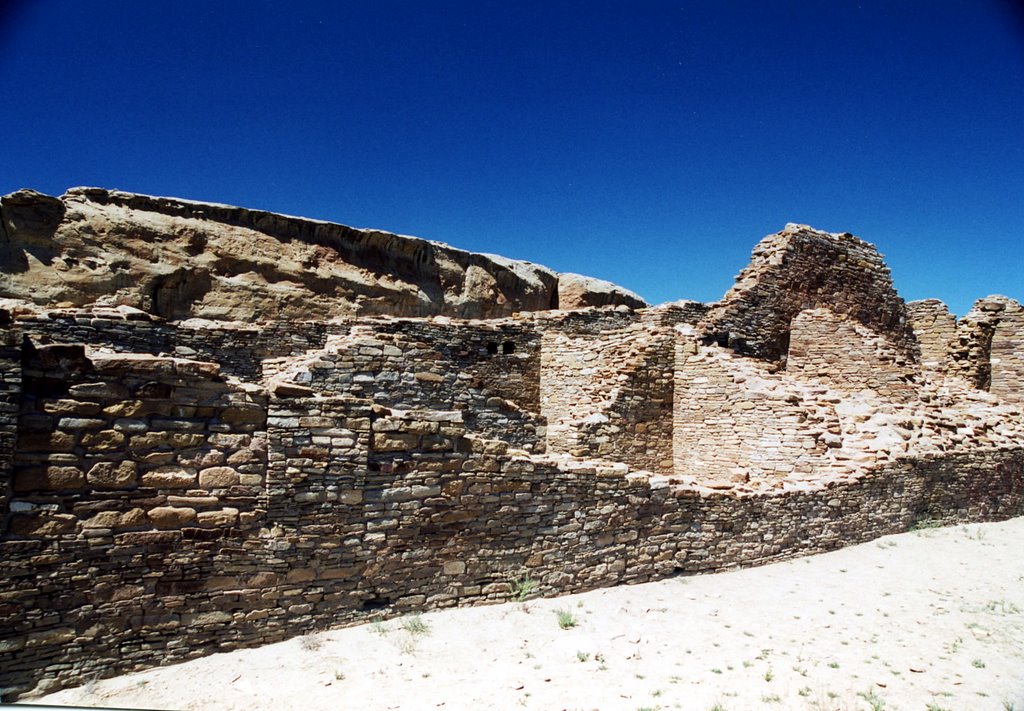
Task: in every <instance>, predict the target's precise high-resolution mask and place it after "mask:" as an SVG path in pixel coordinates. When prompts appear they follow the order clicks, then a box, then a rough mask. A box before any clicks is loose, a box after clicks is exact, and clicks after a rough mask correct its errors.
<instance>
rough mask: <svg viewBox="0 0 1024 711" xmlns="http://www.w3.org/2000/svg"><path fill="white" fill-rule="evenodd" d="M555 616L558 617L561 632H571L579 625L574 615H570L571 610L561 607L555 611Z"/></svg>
mask: <svg viewBox="0 0 1024 711" xmlns="http://www.w3.org/2000/svg"><path fill="white" fill-rule="evenodd" d="M555 615H556V616H557V617H558V626H559V627H561V628H562V629H563V630H571V629H572V628H573V627H575V626H576V625H577V624H579V620H577V619H576V615H574V614H572V610H569V609H566V608H564V607H563V608H561V609H558V610H555Z"/></svg>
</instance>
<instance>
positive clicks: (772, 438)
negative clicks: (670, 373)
mask: <svg viewBox="0 0 1024 711" xmlns="http://www.w3.org/2000/svg"><path fill="white" fill-rule="evenodd" d="M824 394H825V390H824V388H819V389H817V390H814V389H813V388H812V389H810V391H809V392H806V393H805V392H801V391H799V390H795V389H794V388H792V387H787V383H785V382H783V380H782V378H781V376H779V375H776V374H773V373H772V372H770V370H769V369H768V368H767V367H765V366H764V365H761V364H756V363H755V362H751V361H748V360H746V359H738V358H735V357H732V356H730V354H729V353H728V352H727V351H725V350H724V349H722V348H720V347H718V346H701V347H697V346H696V344H689V343H685V342H682V343H680V344H679V347H678V349H677V361H676V366H675V405H674V407H673V413H674V419H675V421H674V429H673V432H674V438H673V450H674V451H673V460H674V470H675V473H676V475H677V476H683V477H687V478H688V479H689V480H690V481H693V482H695V483H700V484H702V485H704V486H709V487H712V488H732V487H734V486H735V485H737V484H744V483H748V482H755V483H756V482H758V481H760V482H764V483H768V484H769V485H770V484H771V483H772V482H773V480H778V479H781V478H792V477H794V476H795V477H800V476H810V475H816V476H818V477H822V476H823V474H824V471H823V470H825V469H827V468H828V466H829V464H828V460H827V459H825V458H824V455H825V453H826V452H827V451H828V449H829V447H830V446H836V445H838V443H839V434H840V425H839V420H838V417H837V415H836V413H835V409H834V406H833V403H832V402H829V399H828V398H822V397H820V396H823V395H824ZM815 396H819V397H817V398H816V397H815ZM819 398H820V399H819Z"/></svg>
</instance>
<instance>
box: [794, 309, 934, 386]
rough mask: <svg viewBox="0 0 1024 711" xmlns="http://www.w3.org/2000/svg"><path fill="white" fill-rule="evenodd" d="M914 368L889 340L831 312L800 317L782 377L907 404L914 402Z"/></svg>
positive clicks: (803, 313)
mask: <svg viewBox="0 0 1024 711" xmlns="http://www.w3.org/2000/svg"><path fill="white" fill-rule="evenodd" d="M914 365H915V364H914V363H913V362H911V361H910V360H909V358H908V357H907V355H906V353H905V352H904V351H902V350H900V349H899V348H898V347H897V346H896V345H895V344H893V343H892V342H891V341H890V340H889V339H888V338H886V337H885V336H882V335H880V334H878V333H876V332H874V331H871V330H870V329H868V328H867V327H865V326H862V325H860V324H858V323H856V322H855V321H850V320H849V319H845V318H843V317H841V316H839V315H838V314H836V313H834V312H833V311H832V310H831V309H826V308H818V309H807V310H805V311H801V312H800V313H799V314H797V316H796V317H795V318H794V319H793V322H792V324H791V330H790V342H789V352H788V354H787V358H786V372H788V373H791V374H793V375H796V376H799V377H802V378H805V379H808V378H813V379H815V380H818V381H821V382H825V383H828V384H829V385H830V386H831V387H834V388H838V389H839V390H845V391H851V392H856V391H858V390H863V389H864V388H870V389H872V390H874V391H875V392H877V393H878V394H879V395H881V396H882V397H884V398H886V399H887V400H890V401H895V402H906V401H908V400H911V399H915V398H916V397H917V391H916V388H915V387H914V380H915V367H914Z"/></svg>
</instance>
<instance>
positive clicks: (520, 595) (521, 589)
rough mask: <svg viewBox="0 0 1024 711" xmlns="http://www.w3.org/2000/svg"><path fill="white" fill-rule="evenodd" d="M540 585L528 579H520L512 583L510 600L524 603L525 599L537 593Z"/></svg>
mask: <svg viewBox="0 0 1024 711" xmlns="http://www.w3.org/2000/svg"><path fill="white" fill-rule="evenodd" d="M539 587H540V583H538V582H537V581H536V580H534V579H532V578H530V577H529V576H527V577H525V578H520V579H518V580H513V581H512V599H513V600H515V601H516V602H526V599H527V598H528V597H530V595H532V594H533V593H535V592H536V591H537V588H539Z"/></svg>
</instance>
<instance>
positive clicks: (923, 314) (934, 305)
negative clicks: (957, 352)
mask: <svg viewBox="0 0 1024 711" xmlns="http://www.w3.org/2000/svg"><path fill="white" fill-rule="evenodd" d="M907 316H908V318H909V319H910V325H911V327H912V328H913V330H914V336H915V337H916V338H917V342H918V345H919V346H920V347H921V365H922V366H923V367H925V368H928V369H931V370H937V371H941V372H947V371H949V370H950V368H951V366H952V365H953V360H952V358H953V349H954V348H955V347H956V343H957V329H956V317H955V316H954V315H953V314H951V313H950V312H949V308H948V307H947V306H946V305H945V304H944V303H942V302H941V301H939V300H938V299H924V300H922V301H911V302H910V303H908V304H907Z"/></svg>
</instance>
